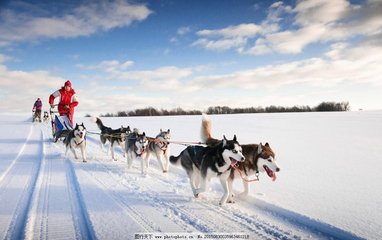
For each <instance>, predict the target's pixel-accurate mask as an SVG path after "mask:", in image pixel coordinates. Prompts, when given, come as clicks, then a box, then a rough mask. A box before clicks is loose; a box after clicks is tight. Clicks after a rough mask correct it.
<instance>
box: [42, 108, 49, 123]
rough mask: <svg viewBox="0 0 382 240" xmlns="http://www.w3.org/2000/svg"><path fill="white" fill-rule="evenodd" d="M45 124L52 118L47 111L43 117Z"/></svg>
mask: <svg viewBox="0 0 382 240" xmlns="http://www.w3.org/2000/svg"><path fill="white" fill-rule="evenodd" d="M43 119H44V122H48V121H49V119H50V117H49V114H48V112H47V111H44V116H43Z"/></svg>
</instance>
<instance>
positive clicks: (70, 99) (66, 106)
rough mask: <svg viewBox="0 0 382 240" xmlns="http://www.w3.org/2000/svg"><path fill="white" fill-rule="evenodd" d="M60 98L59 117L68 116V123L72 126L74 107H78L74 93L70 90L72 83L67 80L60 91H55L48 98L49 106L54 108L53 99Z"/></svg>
mask: <svg viewBox="0 0 382 240" xmlns="http://www.w3.org/2000/svg"><path fill="white" fill-rule="evenodd" d="M56 97H60V101H59V103H58V108H57V109H58V112H59V114H60V116H68V118H69V121H70V123H71V124H72V126H73V125H74V124H73V115H74V107H76V106H77V105H78V101H77V97H76V92H75V91H74V89H73V88H72V83H71V82H70V81H69V80H68V81H66V82H65V84H64V86H63V87H61V89H59V90H57V91H55V92H54V93H52V94H51V95H50V96H49V104H50V107H51V108H54V99H55V98H56Z"/></svg>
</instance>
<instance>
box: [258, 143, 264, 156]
mask: <svg viewBox="0 0 382 240" xmlns="http://www.w3.org/2000/svg"><path fill="white" fill-rule="evenodd" d="M262 151H263V145H262V144H261V143H260V144H259V146H258V147H257V154H260V153H261V152H262Z"/></svg>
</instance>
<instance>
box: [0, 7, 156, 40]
mask: <svg viewBox="0 0 382 240" xmlns="http://www.w3.org/2000/svg"><path fill="white" fill-rule="evenodd" d="M40 12H44V11H43V10H41V11H40ZM150 14H151V11H150V10H149V9H148V8H147V7H146V6H144V5H136V4H130V3H128V2H127V1H125V0H115V1H97V2H94V3H93V2H90V3H88V4H86V5H81V6H79V7H77V8H74V9H72V10H71V11H70V10H69V12H67V13H66V14H64V15H63V16H60V17H53V16H46V14H44V15H43V14H41V16H37V15H34V14H32V13H30V12H25V13H24V14H23V15H20V14H17V13H16V12H14V11H12V10H4V11H3V12H1V13H0V46H7V45H10V44H12V43H14V42H23V41H30V40H33V41H36V40H40V39H46V38H74V37H79V36H89V35H91V34H94V33H96V32H98V31H108V30H110V29H113V28H118V27H126V26H129V25H130V24H131V23H132V22H133V21H142V20H144V19H146V18H147V17H148V16H149V15H150Z"/></svg>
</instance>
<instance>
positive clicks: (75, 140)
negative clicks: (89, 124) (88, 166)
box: [64, 123, 86, 162]
mask: <svg viewBox="0 0 382 240" xmlns="http://www.w3.org/2000/svg"><path fill="white" fill-rule="evenodd" d="M64 144H65V145H66V152H65V156H66V155H67V154H68V150H69V149H70V150H71V151H72V152H73V155H74V157H75V158H76V159H78V156H77V153H76V150H75V149H76V148H79V149H80V150H81V155H82V161H83V162H86V128H85V126H84V124H83V123H81V124H80V125H78V124H76V126H75V127H74V129H73V130H70V131H69V133H68V136H66V138H65V139H64Z"/></svg>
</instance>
